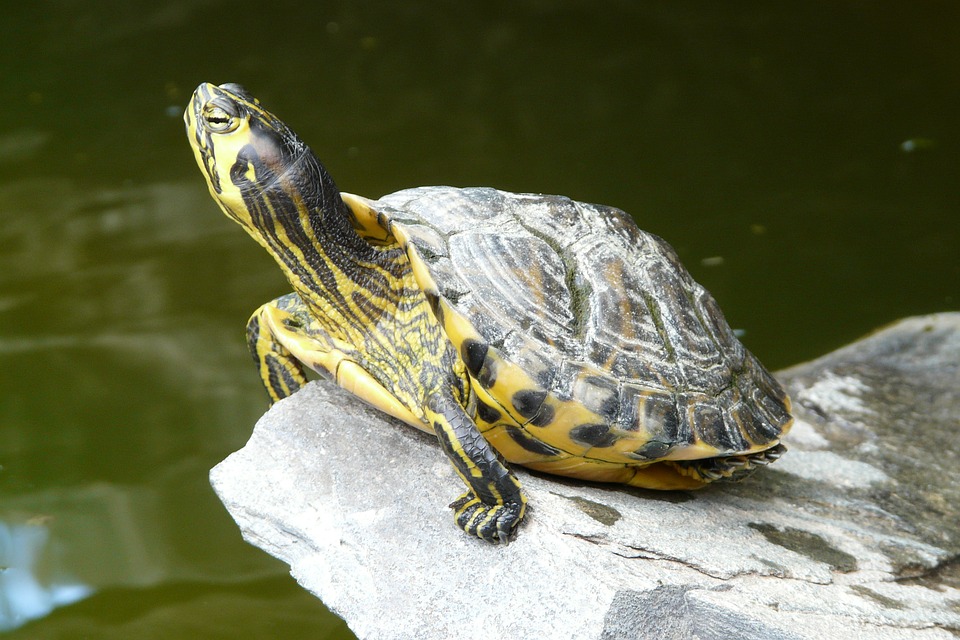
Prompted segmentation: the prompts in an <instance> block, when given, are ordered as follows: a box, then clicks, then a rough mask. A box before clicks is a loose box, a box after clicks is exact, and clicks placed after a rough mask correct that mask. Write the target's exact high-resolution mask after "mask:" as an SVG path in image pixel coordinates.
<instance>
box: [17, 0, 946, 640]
mask: <svg viewBox="0 0 960 640" xmlns="http://www.w3.org/2000/svg"><path fill="white" fill-rule="evenodd" d="M8 4H9V6H7V7H5V10H4V16H3V20H2V21H0V60H2V61H3V67H2V68H4V69H5V70H9V71H11V73H8V74H6V75H5V76H4V81H3V82H0V523H3V526H4V527H6V528H5V529H4V531H5V534H4V535H6V536H8V537H10V536H12V537H13V538H16V539H17V540H20V541H21V542H20V544H22V545H27V544H30V543H31V541H32V544H34V545H37V547H38V548H39V546H41V544H44V545H46V546H44V547H43V550H42V552H39V553H38V555H37V556H36V557H37V563H36V564H35V565H34V567H35V573H34V574H33V575H35V576H36V578H37V580H38V581H39V582H38V585H39V588H40V589H47V590H49V589H51V588H53V587H55V586H56V585H70V584H76V585H84V588H87V589H91V590H92V591H90V592H89V593H88V597H86V598H84V599H82V600H80V601H79V602H76V603H74V604H73V605H71V606H61V607H58V608H55V609H53V610H52V611H51V612H50V613H49V615H47V616H46V617H43V618H39V619H34V620H33V621H32V622H29V623H27V624H25V625H23V626H21V627H19V628H18V629H14V630H11V631H9V632H8V634H9V635H8V637H10V638H11V639H12V640H19V639H29V640H37V639H44V638H51V639H53V638H63V637H67V638H73V637H89V638H96V639H97V640H100V639H108V640H109V639H112V638H117V639H118V640H119V639H120V638H164V640H167V639H169V638H191V639H192V638H212V637H229V638H236V639H238V640H243V639H249V638H276V637H294V638H299V637H311V638H321V637H324V636H326V635H330V636H332V637H338V638H346V637H350V636H349V632H348V631H346V630H345V627H344V626H343V624H342V622H340V621H339V620H338V619H337V618H336V617H335V616H333V615H332V614H330V613H329V612H327V611H326V610H324V609H323V608H322V606H320V604H319V603H318V602H317V601H316V600H315V599H313V598H312V596H309V595H308V594H306V593H305V592H303V591H302V590H301V589H299V587H297V586H296V584H295V583H294V582H293V580H292V579H291V578H290V577H289V576H288V575H287V568H286V567H284V566H283V565H281V564H280V563H278V562H275V561H273V560H272V559H270V558H268V557H266V556H264V554H262V553H261V552H259V551H257V550H255V549H253V548H250V547H248V546H247V545H246V544H244V543H243V542H242V541H241V539H240V536H239V532H238V531H237V528H236V526H235V524H234V523H233V522H232V521H231V520H230V519H229V517H228V516H227V515H226V513H225V512H224V510H223V508H222V506H221V505H220V504H219V502H218V501H217V500H216V498H215V497H214V495H213V493H212V491H211V489H210V488H209V484H208V481H207V471H208V469H209V468H210V467H212V466H213V465H214V464H216V463H217V462H219V461H220V460H221V459H222V458H223V457H225V456H226V455H227V454H229V453H230V452H232V451H234V450H236V449H237V448H239V447H240V446H242V444H243V443H244V442H245V440H246V439H247V437H248V436H249V434H250V429H251V428H252V425H253V424H254V422H255V421H256V419H257V418H258V417H259V416H260V415H261V413H262V412H263V411H264V410H265V408H266V398H265V396H264V394H263V391H262V389H261V388H260V383H259V380H258V379H257V376H256V374H255V372H254V371H253V368H252V366H251V364H250V361H249V356H248V355H247V353H246V347H245V344H244V336H243V329H244V325H245V323H246V320H247V318H248V316H249V314H250V313H251V312H252V311H253V310H254V309H255V308H256V307H257V306H259V305H260V304H262V303H263V302H266V301H267V300H270V299H273V298H275V297H276V296H278V295H280V294H282V293H284V292H285V291H286V290H287V288H288V285H287V284H286V283H285V282H284V281H283V279H282V276H281V274H280V273H279V270H278V269H277V268H276V266H275V265H274V264H273V263H272V261H271V260H270V258H269V257H268V256H267V255H266V254H265V252H263V251H262V250H261V249H260V248H259V247H258V246H256V244H255V243H254V242H252V241H251V240H250V239H249V238H248V237H247V236H246V234H244V233H243V232H242V230H240V229H238V228H237V227H236V225H235V224H233V223H232V222H230V221H229V220H227V219H226V218H225V217H224V216H223V215H222V214H221V213H220V212H219V211H218V210H217V208H216V206H215V205H214V204H213V202H212V201H211V200H210V198H209V196H208V195H207V193H206V189H205V187H204V185H203V181H202V178H201V176H200V175H199V174H198V173H197V168H196V166H195V163H194V160H193V158H192V154H191V152H190V150H189V148H188V146H187V143H186V140H185V138H184V134H183V124H182V121H181V119H180V114H181V113H182V111H183V108H184V106H185V104H186V101H187V99H188V97H189V95H190V92H191V91H192V90H193V88H194V87H195V86H196V85H197V84H199V83H200V82H201V81H212V82H218V83H220V82H228V81H233V82H242V83H244V84H246V85H247V86H248V87H249V88H250V89H251V90H252V91H253V92H254V93H255V94H257V95H258V96H259V97H261V99H263V100H264V101H265V102H268V103H269V106H270V107H271V109H273V110H275V111H276V112H277V113H278V114H279V115H280V116H281V117H283V118H285V119H286V120H287V121H289V122H290V123H291V124H292V125H293V127H294V128H295V129H296V130H297V131H298V132H299V133H300V134H301V135H302V136H303V137H304V139H305V140H307V141H308V142H309V143H310V144H311V145H313V146H314V147H315V148H316V150H317V151H318V152H319V153H320V155H321V156H322V157H323V158H324V160H325V162H326V163H327V164H328V168H329V169H330V170H331V172H332V173H333V175H334V177H335V178H336V179H337V181H338V183H339V184H340V186H341V187H342V188H343V189H345V190H347V191H351V192H355V193H360V194H363V195H367V196H372V197H377V196H379V195H380V194H382V193H385V192H389V191H393V190H396V189H400V188H403V187H412V186H419V185H424V184H438V183H440V184H454V185H456V186H471V185H489V186H494V187H499V188H504V189H509V190H518V191H543V192H547V193H561V194H564V195H568V196H572V197H574V198H576V199H578V200H583V201H588V202H602V203H604V204H609V205H613V206H618V207H621V208H623V209H625V210H627V211H628V212H630V213H632V214H633V215H634V216H635V217H637V219H638V222H639V223H640V225H641V226H642V227H643V228H645V229H647V230H649V231H651V232H653V233H657V234H659V235H662V236H663V237H665V238H666V239H667V240H668V241H669V242H670V243H671V244H673V245H674V246H675V247H676V249H677V250H678V252H679V254H680V256H681V258H682V259H683V260H684V262H685V263H686V264H687V266H688V268H689V269H690V270H691V272H692V273H693V275H694V277H696V278H697V279H698V280H700V281H701V282H702V283H703V284H704V285H705V286H707V288H708V289H710V290H711V291H712V292H713V293H714V295H715V296H716V297H717V299H718V301H719V302H720V304H721V306H722V307H723V309H724V312H725V313H726V314H727V317H728V319H729V320H730V321H731V323H732V324H733V325H734V326H735V327H737V328H738V329H745V330H746V333H745V336H744V340H745V342H746V343H747V344H748V346H749V347H750V348H751V350H752V351H754V352H755V353H756V354H757V355H758V356H759V357H760V358H761V359H762V360H763V361H764V362H765V363H766V364H768V365H770V366H771V367H774V368H776V367H782V366H786V365H789V364H793V363H794V362H796V361H798V360H801V359H806V358H811V357H815V356H817V355H819V354H821V353H823V352H825V351H827V350H828V349H830V348H833V347H836V346H838V345H840V344H842V343H844V342H847V341H849V340H851V339H853V338H855V337H857V336H858V335H860V334H862V333H864V332H866V331H868V330H870V329H872V328H873V327H875V326H877V325H879V324H882V323H884V322H889V321H891V320H894V319H895V318H897V317H900V316H904V315H909V314H916V313H924V312H930V311H938V310H945V309H951V308H956V306H957V304H958V301H960V285H958V283H960V261H958V260H957V256H958V255H960V216H958V215H957V213H958V211H960V192H958V190H957V189H956V168H957V166H960V110H957V109H956V79H957V78H958V77H960V55H957V48H956V47H957V42H960V37H958V36H960V34H958V33H957V29H958V28H960V27H958V25H960V17H958V15H957V14H958V13H960V8H957V7H960V5H957V6H956V7H955V6H954V5H952V4H950V3H939V4H930V3H869V4H865V3H862V2H843V1H840V2H837V1H832V2H810V3H768V2H754V3H750V2H747V3H713V4H708V3H703V2H688V1H687V0H677V1H676V2H670V3H643V2H620V3H607V4H606V5H604V6H603V9H602V10H600V9H598V8H597V4H596V3H593V2H584V1H581V0H570V1H568V2H551V1H549V0H537V1H534V2H504V3H497V2H493V3H482V4H470V3H454V4H450V5H449V6H446V5H440V4H436V5H426V4H417V3H358V2H353V1H351V0H332V1H330V2H323V3H313V4H309V5H308V4H302V3H301V5H299V6H295V3H286V4H284V3H280V4H278V5H277V6H276V7H274V8H271V11H270V12H269V14H267V13H265V12H264V10H263V7H264V5H263V3H262V2H253V1H252V0H234V1H233V2H230V3H227V2H225V1H223V0H182V1H178V2H174V3H146V2H139V1H136V0H132V1H122V2H121V1H120V0H111V1H107V2H100V3H83V2H63V1H57V0H53V1H52V2H47V3H23V2H21V3H8ZM51 8H53V9H54V10H51ZM14 71H15V72H14ZM305 455H309V453H308V452H305ZM14 527H18V528H17V529H14ZM24 527H39V528H34V529H29V528H24ZM41 533H42V535H41ZM30 536H36V537H35V538H31V537H30ZM43 536H46V538H43ZM2 552H3V553H8V549H7V548H6V546H5V547H4V548H3V550H2ZM21 556H22V554H21ZM26 560H27V558H26V557H25V556H22V557H20V559H19V560H18V561H17V562H20V563H24V564H26ZM3 562H5V563H10V566H11V567H12V566H13V564H12V561H11V560H9V559H5V560H3V561H2V562H0V564H2V563H3ZM17 566H20V565H17ZM15 575H16V573H14V576H15ZM9 578H10V572H9V571H8V572H6V573H3V572H0V580H4V581H3V582H0V602H3V603H11V602H21V601H22V600H23V597H24V594H26V593H28V592H29V589H27V588H26V587H15V586H13V585H11V584H10V582H9ZM45 593H46V596H45V597H48V598H51V601H50V603H51V606H52V605H53V600H52V599H53V598H54V597H60V596H62V594H60V595H58V594H55V593H54V592H51V591H46V592H45ZM74 595H76V594H74ZM5 606H9V605H5ZM22 615H23V614H22ZM8 619H9V615H8ZM5 624H10V623H5Z"/></svg>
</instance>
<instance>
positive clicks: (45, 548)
mask: <svg viewBox="0 0 960 640" xmlns="http://www.w3.org/2000/svg"><path fill="white" fill-rule="evenodd" d="M50 546H51V545H50V531H49V530H48V529H47V527H45V526H44V525H43V524H42V523H41V522H26V523H20V524H13V523H6V522H0V631H9V630H10V629H14V628H16V627H19V626H21V625H23V624H25V623H27V622H29V621H30V620H33V619H35V618H41V617H43V616H45V615H47V614H48V613H50V612H51V611H53V610H54V609H55V608H56V607H60V606H63V605H67V604H73V603H74V602H77V601H78V600H81V599H83V598H86V597H87V596H89V595H90V594H91V593H93V589H92V588H91V587H89V586H88V585H84V584H80V583H78V582H75V581H72V580H70V579H68V578H66V577H65V575H62V574H63V572H64V567H61V566H58V563H57V562H56V560H55V559H53V558H51V557H50V556H51V555H54V554H53V552H52V551H51V549H50ZM41 572H42V573H41Z"/></svg>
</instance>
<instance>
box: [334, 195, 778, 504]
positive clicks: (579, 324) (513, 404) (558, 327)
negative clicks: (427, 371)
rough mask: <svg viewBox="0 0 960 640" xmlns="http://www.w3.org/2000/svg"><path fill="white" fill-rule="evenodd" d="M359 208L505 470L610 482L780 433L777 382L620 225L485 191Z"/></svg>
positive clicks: (709, 307)
mask: <svg viewBox="0 0 960 640" xmlns="http://www.w3.org/2000/svg"><path fill="white" fill-rule="evenodd" d="M344 197H345V199H346V200H347V202H348V203H349V204H350V205H351V207H352V208H353V209H354V210H355V211H356V210H357V209H358V205H360V201H361V199H359V198H356V197H355V196H349V195H347V194H345V196H344ZM362 202H363V203H365V204H366V205H367V206H369V207H370V208H371V209H372V210H373V211H374V212H376V214H377V218H378V222H379V224H380V225H382V226H384V227H386V228H387V229H389V231H390V232H391V233H392V234H393V235H394V236H395V237H396V238H397V239H398V240H399V241H400V243H401V244H403V245H404V246H405V247H406V249H407V253H408V255H409V256H410V259H411V264H412V266H413V270H414V274H415V277H416V278H417V281H418V283H419V284H420V286H421V288H422V289H423V291H424V294H425V295H426V296H427V299H428V301H429V302H430V304H431V307H432V308H433V310H434V312H435V314H436V315H437V317H438V319H439V320H440V322H441V323H442V326H443V328H444V330H445V331H446V333H447V336H448V337H449V339H450V340H451V341H452V342H453V344H454V345H455V346H456V347H457V348H458V350H459V351H460V354H461V357H462V358H463V361H464V364H465V365H466V368H467V370H468V371H469V373H470V376H471V378H472V381H473V387H474V390H475V391H476V398H477V403H478V404H477V411H476V415H477V418H476V420H477V424H478V426H479V427H480V429H481V431H482V432H483V433H484V436H485V437H486V438H487V439H488V440H490V441H491V443H492V444H493V445H494V446H495V447H496V448H497V449H498V450H499V451H500V452H501V453H502V454H503V455H504V456H505V457H506V458H507V459H508V460H510V461H512V462H517V463H520V464H524V465H527V466H531V467H534V468H540V469H543V470H546V471H550V472H553V473H560V474H564V475H574V476H580V477H586V478H591V479H598V480H615V481H629V478H626V477H625V476H624V475H623V470H624V468H636V467H643V466H647V465H651V464H652V463H654V462H658V461H663V460H674V461H681V460H698V459H703V458H712V457H724V456H736V455H743V454H752V453H755V452H760V451H763V450H766V449H769V448H771V447H773V446H774V445H776V444H777V443H778V442H779V439H780V437H781V436H782V435H783V434H784V432H785V431H786V429H788V428H789V425H790V422H791V417H790V411H789V400H788V398H787V396H786V394H785V393H784V391H783V389H782V387H781V386H780V385H779V383H777V381H776V380H775V379H774V378H773V377H772V376H771V375H770V374H769V373H768V372H767V371H766V370H765V369H764V368H763V366H762V365H761V364H760V363H759V362H758V361H757V360H756V358H755V357H754V356H753V355H752V354H751V353H750V352H749V351H747V350H746V349H745V348H744V346H743V345H742V344H741V343H740V341H739V340H738V339H737V338H736V336H735V335H734V334H733V331H732V330H731V328H730V327H729V325H728V324H727V322H726V321H725V319H724V317H723V314H722V313H721V311H720V309H719V307H718V306H717V303H716V302H715V301H714V299H713V297H712V296H711V295H710V294H709V293H708V292H707V291H706V290H705V289H704V288H703V287H702V286H700V285H699V284H697V283H696V282H695V281H694V280H693V278H692V277H691V276H690V274H689V273H688V272H687V270H686V269H685V268H684V267H683V265H682V264H681V263H680V261H679V259H678V257H677V254H676V252H674V250H673V249H672V248H671V247H670V246H669V245H668V244H667V243H666V242H664V241H663V240H662V239H660V238H659V237H657V236H655V235H653V234H650V233H646V232H644V231H642V230H640V229H639V228H637V226H636V224H635V223H634V222H633V220H632V219H631V218H630V217H629V216H628V215H627V214H626V213H624V212H623V211H620V210H619V209H616V208H613V207H607V206H601V205H593V204H584V203H581V202H576V201H574V200H571V199H569V198H565V197H560V196H545V195H533V194H513V193H507V192H503V191H498V190H496V189H491V188H469V189H458V188H452V187H421V188H416V189H407V190H404V191H399V192H396V193H393V194H390V195H388V196H385V197H383V198H382V199H380V200H379V201H376V202H373V201H369V200H362ZM639 484H642V483H639ZM647 484H648V485H651V486H659V485H658V483H657V482H656V481H654V482H648V483H647Z"/></svg>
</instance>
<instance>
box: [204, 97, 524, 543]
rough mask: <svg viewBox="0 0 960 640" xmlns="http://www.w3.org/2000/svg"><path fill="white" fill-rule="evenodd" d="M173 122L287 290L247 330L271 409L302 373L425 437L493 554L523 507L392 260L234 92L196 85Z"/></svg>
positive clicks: (306, 162) (455, 363)
mask: <svg viewBox="0 0 960 640" xmlns="http://www.w3.org/2000/svg"><path fill="white" fill-rule="evenodd" d="M185 120H186V123H187V130H188V135H189V136H190V140H191V141H192V142H193V146H194V150H195V153H196V156H197V161H198V164H199V165H200V167H201V168H202V169H203V170H204V171H205V172H206V175H207V178H208V185H209V187H210V191H211V194H212V195H213V197H214V199H215V200H216V201H217V202H218V203H219V204H220V206H221V208H223V209H224V211H225V212H226V213H227V215H228V216H229V217H231V218H233V219H234V220H236V221H237V222H239V223H240V224H241V225H242V226H243V227H244V228H245V229H246V230H247V232H248V233H250V235H251V236H253V237H254V238H255V239H256V240H257V241H258V242H259V243H260V244H261V245H263V246H264V247H265V248H266V249H267V250H268V251H269V252H270V253H271V254H272V255H273V257H274V258H275V259H276V261H277V262H278V264H279V265H280V267H281V268H282V269H283V271H284V273H285V274H286V276H287V278H288V280H289V281H290V283H291V285H292V286H293V288H294V293H293V294H290V295H287V296H283V297H281V298H278V299H277V300H275V301H274V302H272V303H269V304H267V305H264V306H263V307H261V309H260V310H258V312H257V313H256V314H254V316H253V317H252V318H251V320H250V322H249V323H248V329H247V331H248V342H249V344H250V347H251V352H252V353H253V355H254V359H255V361H256V362H257V366H258V368H259V370H260V375H261V379H262V380H263V382H264V386H265V387H266V388H267V391H268V393H269V395H270V396H271V399H273V400H274V401H276V400H279V399H281V398H283V397H285V396H286V395H288V394H290V393H292V392H294V391H296V389H297V388H299V387H300V386H301V385H302V384H303V383H304V381H305V378H304V375H303V369H302V364H303V365H307V366H309V367H311V368H313V369H315V370H317V371H319V372H321V374H322V375H326V376H329V377H331V378H332V379H334V380H336V381H337V382H338V383H339V384H341V385H343V386H344V387H346V388H348V389H350V390H352V391H354V392H355V393H358V395H361V397H364V398H365V399H367V400H368V401H370V402H372V403H373V404H375V405H376V406H380V407H381V408H384V409H385V410H387V411H389V412H390V413H392V414H394V415H396V416H398V417H401V418H402V419H405V420H407V421H408V422H414V423H415V424H416V425H417V426H419V427H421V428H427V429H430V430H433V431H434V432H436V433H437V435H438V437H439V438H440V442H441V444H442V445H443V449H444V451H445V452H446V453H447V455H448V457H449V458H450V460H451V462H452V463H453V465H454V468H455V469H456V470H457V472H458V474H459V475H460V476H461V477H462V478H463V479H464V481H465V482H466V483H467V485H468V487H469V491H468V492H467V493H466V494H465V496H464V497H463V498H461V500H460V501H458V505H459V506H458V509H457V512H456V519H457V522H458V524H460V525H461V527H463V528H464V529H465V530H466V531H468V532H469V533H472V534H475V535H477V536H479V537H481V538H484V539H487V540H491V541H502V542H506V541H507V540H508V539H509V537H510V536H511V535H512V534H513V532H514V530H515V528H516V526H517V524H518V523H519V522H520V520H521V518H522V517H523V512H524V505H525V504H526V499H525V498H524V496H523V493H522V491H521V489H520V485H519V482H518V481H517V480H516V477H515V476H514V475H513V474H512V473H510V471H509V470H508V469H507V468H506V467H505V466H503V464H502V463H501V462H500V460H499V458H498V456H497V454H496V452H495V451H494V450H493V448H492V447H491V445H490V444H489V443H488V442H487V441H486V440H485V439H484V438H483V437H482V436H481V435H480V434H479V432H478V431H477V427H476V425H475V424H474V422H473V420H472V418H471V417H470V416H467V414H466V413H465V411H464V405H468V404H469V403H470V399H471V389H470V382H469V378H468V376H467V374H466V370H465V368H464V366H463V363H462V362H461V361H460V359H459V356H458V354H457V352H456V349H455V348H454V347H453V345H451V344H450V342H449V340H447V339H446V337H445V335H444V333H443V329H442V327H441V326H440V324H439V323H438V322H437V320H436V318H435V317H434V315H433V312H432V310H431V308H430V305H429V304H428V302H427V300H426V297H425V296H424V294H423V292H422V291H421V290H420V288H419V287H418V285H417V283H416V280H415V279H414V277H413V274H412V271H411V268H410V264H409V261H408V259H407V255H406V253H405V251H404V249H403V248H402V247H401V246H400V245H399V244H398V243H397V242H396V241H392V242H390V241H389V238H386V237H385V238H384V241H383V242H381V243H379V244H378V245H377V246H374V245H372V244H370V243H368V242H366V241H365V240H364V239H363V238H361V237H360V235H358V233H357V231H356V229H355V228H354V225H353V223H352V221H351V216H350V212H349V210H348V209H347V207H346V205H345V204H344V203H343V201H342V200H341V199H340V196H339V191H338V190H337V188H336V185H335V184H334V183H333V180H332V179H331V178H330V176H329V175H328V174H327V173H326V171H325V170H324V169H323V167H322V165H321V164H320V163H319V161H318V160H317V159H316V158H315V156H313V154H312V152H311V151H310V150H309V149H308V148H307V147H306V146H305V145H303V144H302V142H300V141H299V139H298V138H297V137H296V135H295V134H294V133H293V132H291V131H289V130H288V129H287V128H286V127H285V126H284V125H283V124H282V123H281V122H280V121H278V120H277V119H276V118H275V117H273V116H272V115H270V114H269V113H267V112H265V111H263V109H261V108H260V107H259V104H258V103H256V101H254V100H253V99H252V98H250V97H249V96H248V95H247V94H246V92H245V91H243V89H242V88H239V87H236V86H233V85H225V87H223V88H220V87H214V86H212V85H201V87H200V88H198V89H197V92H196V93H195V95H194V99H193V102H192V103H191V105H190V107H188V109H187V112H186V114H185ZM301 363H302V364H301ZM461 503H462V504H461Z"/></svg>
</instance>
